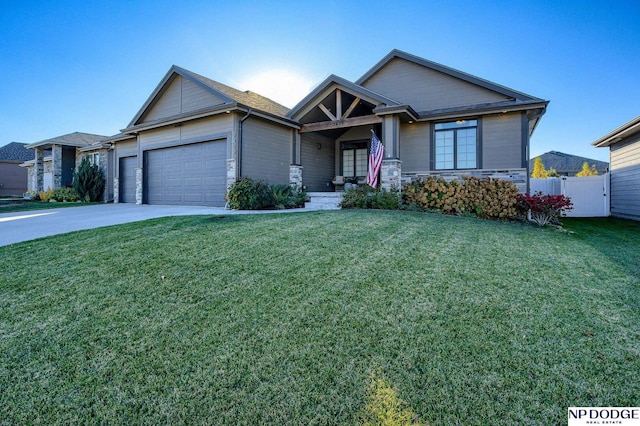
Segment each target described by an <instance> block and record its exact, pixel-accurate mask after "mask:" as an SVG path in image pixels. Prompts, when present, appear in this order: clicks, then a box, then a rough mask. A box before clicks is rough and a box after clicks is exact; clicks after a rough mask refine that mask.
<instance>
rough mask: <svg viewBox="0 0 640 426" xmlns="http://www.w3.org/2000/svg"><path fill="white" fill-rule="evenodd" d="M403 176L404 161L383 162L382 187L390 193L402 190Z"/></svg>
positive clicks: (381, 169) (381, 171) (381, 172)
mask: <svg viewBox="0 0 640 426" xmlns="http://www.w3.org/2000/svg"><path fill="white" fill-rule="evenodd" d="M401 176H402V161H400V160H396V159H389V160H382V167H381V168H380V186H381V187H382V188H383V189H385V190H387V191H390V190H391V189H394V188H395V189H398V190H399V189H402V188H401V181H400V178H401Z"/></svg>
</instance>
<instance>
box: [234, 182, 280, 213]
mask: <svg viewBox="0 0 640 426" xmlns="http://www.w3.org/2000/svg"><path fill="white" fill-rule="evenodd" d="M227 201H229V207H231V208H232V209H238V210H263V209H272V208H274V207H275V199H274V196H273V191H272V190H271V187H270V186H269V185H268V184H267V183H266V182H265V181H263V180H253V179H251V178H248V177H243V178H241V179H240V180H239V181H237V182H236V183H234V184H233V185H231V187H230V188H229V191H228V192H227Z"/></svg>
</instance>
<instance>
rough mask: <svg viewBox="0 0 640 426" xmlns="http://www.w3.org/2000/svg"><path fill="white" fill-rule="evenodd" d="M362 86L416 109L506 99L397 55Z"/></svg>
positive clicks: (422, 109)
mask: <svg viewBox="0 0 640 426" xmlns="http://www.w3.org/2000/svg"><path fill="white" fill-rule="evenodd" d="M363 86H364V87H366V88H367V89H371V90H373V91H375V92H378V93H380V94H382V95H384V96H387V97H389V98H391V99H395V100H397V101H398V102H400V103H402V104H409V105H411V106H412V107H413V109H414V110H416V111H425V110H431V109H438V108H447V107H454V106H461V105H473V104H481V103H487V102H497V101H503V100H506V99H509V98H507V97H506V96H504V95H501V94H499V93H496V92H493V91H491V90H488V89H485V88H483V87H480V86H476V85H475V84H471V83H468V82H466V81H462V80H459V79H457V78H455V77H452V76H450V75H446V74H444V73H441V72H438V71H435V70H432V69H429V68H425V67H423V66H420V65H418V64H415V63H412V62H409V61H406V60H404V59H400V58H394V59H393V60H391V61H390V62H389V63H388V64H387V65H385V66H384V67H383V68H382V69H381V70H379V71H378V72H377V73H376V74H375V75H373V76H372V77H371V78H370V79H368V80H367V81H366V82H365V83H364V84H363Z"/></svg>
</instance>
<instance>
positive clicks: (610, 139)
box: [591, 115, 640, 148]
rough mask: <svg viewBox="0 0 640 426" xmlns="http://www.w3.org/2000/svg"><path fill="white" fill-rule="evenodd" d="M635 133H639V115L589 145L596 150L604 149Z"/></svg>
mask: <svg viewBox="0 0 640 426" xmlns="http://www.w3.org/2000/svg"><path fill="white" fill-rule="evenodd" d="M637 131H640V115H639V116H638V117H636V118H634V119H633V120H631V121H629V122H627V123H625V124H623V125H622V126H620V127H618V128H617V129H615V130H613V131H611V132H609V133H607V134H606V135H604V136H602V137H601V138H599V139H597V140H595V141H593V142H591V145H593V146H595V147H596V148H605V147H608V146H611V145H613V144H615V143H618V142H620V141H621V140H622V139H624V138H626V137H627V136H629V135H631V134H632V133H635V132H637Z"/></svg>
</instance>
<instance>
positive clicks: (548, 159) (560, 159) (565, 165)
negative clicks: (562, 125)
mask: <svg viewBox="0 0 640 426" xmlns="http://www.w3.org/2000/svg"><path fill="white" fill-rule="evenodd" d="M538 157H540V158H541V159H542V164H544V168H545V169H547V170H549V169H550V168H553V169H555V170H556V171H557V172H558V173H577V172H579V171H580V170H582V164H584V163H585V162H586V163H587V164H589V165H590V166H591V165H595V166H596V170H598V172H600V173H604V172H605V171H606V170H607V169H608V168H609V163H607V162H606V161H599V160H593V159H591V158H586V157H580V156H578V155H571V154H565V153H564V152H558V151H549V152H545V153H544V154H542V155H538ZM536 158H537V157H534V158H532V159H531V160H529V167H530V169H531V170H533V163H534V161H535V159H536Z"/></svg>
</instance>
